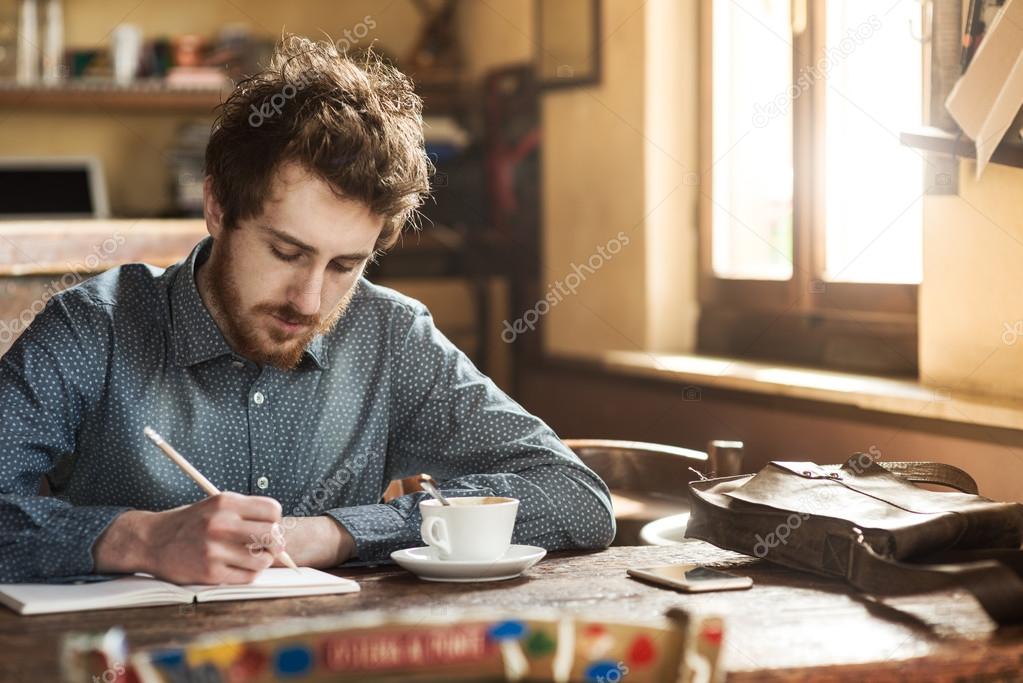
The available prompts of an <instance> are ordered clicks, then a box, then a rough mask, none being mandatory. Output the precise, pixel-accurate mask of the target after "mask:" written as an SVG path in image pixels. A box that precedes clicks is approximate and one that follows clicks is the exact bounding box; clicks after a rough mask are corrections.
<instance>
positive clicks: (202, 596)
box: [0, 567, 359, 614]
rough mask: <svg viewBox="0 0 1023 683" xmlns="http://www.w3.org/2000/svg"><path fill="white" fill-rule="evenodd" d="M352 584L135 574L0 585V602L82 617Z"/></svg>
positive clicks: (314, 574) (278, 570)
mask: <svg viewBox="0 0 1023 683" xmlns="http://www.w3.org/2000/svg"><path fill="white" fill-rule="evenodd" d="M358 590H359V584H357V583H355V582H354V581H352V580H351V579H342V578H341V577H339V576H334V575H333V574H328V573H326V572H321V571H320V570H318V569H312V568H311V567H300V568H299V570H298V572H296V571H295V570H294V569H289V568H287V567H271V568H269V569H264V570H263V571H262V572H261V573H260V574H259V575H258V576H257V577H256V578H255V580H254V581H253V582H252V583H247V584H237V585H229V584H223V585H219V586H203V585H193V586H177V585H175V584H173V583H168V582H166V581H160V580H159V579H155V578H153V577H152V576H151V575H149V574H135V575H134V576H126V577H124V578H120V579H113V580H112V581H100V582H98V583H83V584H56V585H55V584H50V583H11V584H0V603H3V604H5V605H7V606H8V607H10V608H11V609H13V610H14V611H15V612H18V613H19V614H50V613H52V612H82V611H85V610H93V609H116V608H119V607H146V606H149V605H174V604H179V603H181V604H188V603H191V602H215V601H221V600H259V599H262V598H291V597H303V596H307V595H327V594H333V593H356V592H358Z"/></svg>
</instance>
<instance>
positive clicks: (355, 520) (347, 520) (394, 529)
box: [324, 503, 422, 562]
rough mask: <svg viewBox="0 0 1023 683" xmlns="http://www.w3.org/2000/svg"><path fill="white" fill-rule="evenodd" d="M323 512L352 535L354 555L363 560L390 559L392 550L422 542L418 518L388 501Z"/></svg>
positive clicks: (410, 546) (383, 560)
mask: <svg viewBox="0 0 1023 683" xmlns="http://www.w3.org/2000/svg"><path fill="white" fill-rule="evenodd" d="M324 514H327V515H330V516H331V517H332V518H334V519H335V520H337V521H338V522H339V523H340V524H341V525H342V526H343V527H344V528H345V529H347V530H348V533H350V534H351V535H352V538H353V539H355V557H354V558H352V559H356V560H360V561H362V562H390V561H391V553H392V552H394V551H395V550H401V549H403V548H412V547H415V546H417V545H422V543H421V537H420V535H419V519H418V515H416V519H410V518H408V517H405V516H404V515H402V514H401V512H400V511H399V510H397V509H396V508H395V507H393V506H391V505H384V504H383V503H377V504H374V505H357V506H355V507H347V508H335V509H333V510H327V511H326V512H325V513H324Z"/></svg>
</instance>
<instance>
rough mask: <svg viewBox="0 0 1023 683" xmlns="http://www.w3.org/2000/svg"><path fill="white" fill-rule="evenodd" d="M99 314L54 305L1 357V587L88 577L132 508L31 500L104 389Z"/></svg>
mask: <svg viewBox="0 0 1023 683" xmlns="http://www.w3.org/2000/svg"><path fill="white" fill-rule="evenodd" d="M72 308H74V309H75V310H74V312H72V310H71V309H72ZM96 310H98V309H95V308H93V309H92V310H91V311H90V308H89V307H87V306H79V307H76V306H75V299H74V296H73V295H72V296H65V297H62V296H58V297H54V298H51V299H50V300H49V301H48V302H47V304H46V307H45V308H44V309H43V310H42V311H41V312H40V313H39V315H38V316H36V318H35V320H34V321H33V322H32V324H31V325H30V326H29V327H28V329H27V330H25V332H24V334H22V336H21V337H20V338H19V339H18V340H17V341H16V342H15V344H14V345H13V346H12V347H11V349H10V350H9V351H8V352H7V353H6V354H5V355H4V356H3V358H2V359H0V582H3V583H9V582H19V581H29V580H46V579H51V578H54V577H61V576H74V575H81V574H89V573H91V572H92V571H93V569H94V563H93V557H92V549H93V545H94V544H95V542H96V540H97V539H98V538H99V537H100V536H101V535H102V533H103V532H104V531H105V530H106V528H107V527H108V526H109V525H110V523H111V522H112V521H113V520H114V518H115V517H116V516H117V515H118V514H120V513H121V512H123V511H125V510H127V509H128V508H124V507H107V506H73V505H71V504H70V503H68V502H67V501H63V500H60V499H59V498H55V497H49V496H39V495H37V494H38V491H39V485H40V481H41V478H42V476H43V475H45V474H47V473H49V472H51V471H52V470H53V469H54V467H56V466H57V464H58V462H60V461H61V460H62V459H63V458H67V457H72V456H73V454H74V452H75V446H76V433H77V430H78V426H79V424H80V422H81V420H82V416H83V412H84V411H86V410H87V409H88V406H89V405H90V403H91V402H93V401H95V400H97V397H98V396H99V393H100V391H101V387H102V382H103V373H104V367H105V365H104V361H105V354H106V351H105V350H104V348H105V346H106V345H107V342H108V340H107V339H106V333H105V332H104V325H103V321H102V319H101V318H100V316H98V315H97V314H96Z"/></svg>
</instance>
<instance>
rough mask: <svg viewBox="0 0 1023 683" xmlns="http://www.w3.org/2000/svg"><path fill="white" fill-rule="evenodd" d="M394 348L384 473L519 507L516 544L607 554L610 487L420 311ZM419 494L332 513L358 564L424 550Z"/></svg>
mask: <svg viewBox="0 0 1023 683" xmlns="http://www.w3.org/2000/svg"><path fill="white" fill-rule="evenodd" d="M410 317H411V320H410V321H409V322H407V323H406V325H405V326H404V328H403V330H402V332H403V334H402V336H401V337H400V338H399V340H398V343H396V344H394V345H393V356H392V359H391V360H392V368H393V372H392V375H391V392H392V399H391V426H390V432H389V442H388V452H387V466H386V473H387V477H388V478H389V479H399V478H402V477H407V476H412V475H414V474H418V473H421V472H428V473H430V474H431V475H432V476H433V478H434V479H436V480H437V481H438V482H439V483H440V485H441V486H440V488H441V490H442V491H443V492H444V493H445V495H449V496H508V497H512V498H517V499H518V500H519V501H520V502H519V512H518V518H517V520H516V524H515V531H514V535H513V542H514V543H519V544H528V545H536V546H540V547H543V548H546V549H548V550H556V549H587V548H603V547H606V546H607V545H609V544H610V543H611V541H612V539H613V538H614V534H615V522H614V513H613V511H612V508H611V499H610V494H609V492H608V489H607V486H606V485H605V484H604V482H603V481H601V479H600V478H599V477H598V476H597V475H596V474H595V473H594V472H593V471H592V470H590V469H589V468H587V467H586V466H585V465H583V464H582V462H581V461H580V460H579V458H578V457H577V456H576V455H575V454H574V453H572V451H571V450H570V449H569V448H568V447H566V446H565V445H564V444H563V443H562V442H561V440H560V439H559V438H558V437H557V435H556V434H555V433H554V431H553V430H552V429H551V428H550V427H548V426H547V425H546V424H545V423H544V422H543V421H542V420H540V419H539V418H538V417H536V416H534V415H531V414H530V413H529V412H527V411H526V410H525V409H524V408H523V407H522V406H520V405H519V404H518V403H516V402H515V401H513V400H512V399H511V398H509V397H508V396H507V395H506V394H505V393H504V392H502V391H501V390H500V389H499V388H498V387H497V386H496V385H495V384H494V383H493V382H492V381H491V380H490V379H489V378H488V377H486V376H485V375H483V374H482V373H481V372H480V371H479V370H478V369H476V367H475V366H474V365H473V364H472V362H471V361H470V360H469V359H468V358H467V357H466V356H465V354H463V353H462V352H461V351H460V350H458V349H457V348H456V347H455V346H454V345H453V344H452V343H451V342H450V341H449V340H448V339H447V338H446V337H445V336H444V335H443V334H442V333H441V332H440V331H439V330H438V329H437V328H436V326H435V325H434V323H433V319H432V317H431V316H430V314H429V312H428V311H426V309H425V308H421V309H419V310H416V311H413V312H412V314H411V315H410ZM424 495H425V494H423V493H414V494H409V495H405V496H401V497H399V498H396V499H395V500H393V501H391V502H389V503H386V504H377V505H363V506H357V507H349V508H337V509H333V510H328V511H327V514H329V515H330V516H332V517H333V518H334V519H336V520H337V521H338V522H340V523H341V524H342V525H344V527H345V528H346V529H347V530H348V531H349V532H350V533H351V534H352V536H353V537H354V539H355V543H356V548H357V554H358V559H359V560H362V561H380V560H385V559H387V558H388V556H389V554H390V553H391V552H393V551H394V550H399V549H401V548H407V547H412V546H417V545H422V541H421V539H420V533H419V526H420V523H421V521H422V520H421V517H420V515H419V509H418V505H419V501H420V500H421V499H422V498H423V496H424Z"/></svg>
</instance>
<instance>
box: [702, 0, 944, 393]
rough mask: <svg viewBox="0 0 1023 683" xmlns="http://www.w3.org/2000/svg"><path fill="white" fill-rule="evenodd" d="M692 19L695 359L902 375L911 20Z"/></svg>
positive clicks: (794, 4) (800, 5)
mask: <svg viewBox="0 0 1023 683" xmlns="http://www.w3.org/2000/svg"><path fill="white" fill-rule="evenodd" d="M704 7H705V8H709V11H706V10H705V13H704V17H703V22H704V26H703V29H704V31H703V35H704V36H706V37H707V38H708V40H706V41H705V43H704V46H703V50H702V55H703V76H702V90H701V94H702V97H701V100H702V102H703V105H702V106H703V111H702V117H701V120H702V126H703V130H702V140H703V145H702V150H703V151H702V160H703V163H702V168H703V170H704V173H703V178H704V184H703V187H702V197H701V249H700V251H701V259H700V260H701V264H700V267H701V277H700V298H701V316H700V329H699V344H700V347H701V350H702V351H704V352H707V353H716V354H725V355H739V356H746V357H760V358H766V359H774V360H782V361H788V362H795V363H802V364H811V365H818V366H821V365H823V366H827V367H833V368H836V369H843V370H854V371H862V372H878V373H888V374H915V373H916V362H917V361H916V353H917V352H916V287H917V285H918V284H919V282H920V279H921V275H922V239H921V233H922V213H923V195H924V192H925V187H924V177H925V175H924V159H923V157H922V156H921V155H920V153H919V152H917V151H916V150H913V149H910V148H907V147H904V146H902V145H901V144H900V142H899V133H900V131H902V130H906V129H911V128H918V127H919V126H920V125H922V123H923V118H924V110H923V101H924V93H923V75H924V65H923V47H922V45H921V42H920V39H919V36H920V18H921V15H922V11H921V7H920V5H919V4H918V3H915V2H912V1H905V2H892V1H891V0H828V1H827V2H824V1H823V0H756V1H749V2H747V1H743V0H712V1H711V2H709V3H708V4H707V5H705V6H704Z"/></svg>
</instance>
